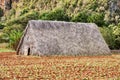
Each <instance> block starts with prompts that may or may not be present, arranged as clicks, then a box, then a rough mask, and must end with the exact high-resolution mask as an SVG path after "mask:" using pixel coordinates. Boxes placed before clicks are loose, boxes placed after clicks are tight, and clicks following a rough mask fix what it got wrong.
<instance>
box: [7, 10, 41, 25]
mask: <svg viewBox="0 0 120 80" xmlns="http://www.w3.org/2000/svg"><path fill="white" fill-rule="evenodd" d="M38 16H39V13H38V12H37V11H31V12H29V13H26V14H24V15H22V16H20V17H18V18H14V19H11V20H8V21H7V22H6V25H8V26H11V25H14V24H22V25H23V26H26V24H27V23H28V21H29V20H33V19H34V20H36V19H38Z"/></svg>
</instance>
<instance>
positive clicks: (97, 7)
mask: <svg viewBox="0 0 120 80" xmlns="http://www.w3.org/2000/svg"><path fill="white" fill-rule="evenodd" d="M119 3H120V1H119V0H19V1H18V2H14V1H13V2H12V8H11V9H10V10H7V11H5V13H4V16H3V17H2V18H1V22H2V23H0V24H2V25H4V26H5V28H4V30H3V31H4V33H5V34H4V35H5V37H7V38H4V39H7V40H5V41H10V35H9V34H10V33H11V36H12V35H14V34H15V32H16V33H17V32H19V33H20V32H22V31H23V30H24V28H25V26H26V24H27V22H28V21H29V20H33V19H34V20H39V19H40V20H57V21H72V22H90V23H96V24H97V25H98V26H99V27H105V28H104V29H103V28H102V29H101V32H102V34H103V36H104V38H105V40H106V42H107V43H108V45H109V47H110V48H111V49H118V48H119V47H120V46H118V45H119V44H120V39H119V32H118V30H119V29H120V26H119V21H120V11H119V10H120V9H119V8H120V4H119ZM111 24H112V25H111ZM108 26H109V27H110V28H108ZM116 26H117V27H116ZM13 30H15V31H13ZM106 31H108V32H109V33H108V32H106ZM111 35H112V39H111ZM17 36H19V34H18V35H17ZM16 38H18V37H16ZM14 39H15V38H14ZM15 41H16V40H15ZM15 41H13V42H15ZM15 43H16V42H15Z"/></svg>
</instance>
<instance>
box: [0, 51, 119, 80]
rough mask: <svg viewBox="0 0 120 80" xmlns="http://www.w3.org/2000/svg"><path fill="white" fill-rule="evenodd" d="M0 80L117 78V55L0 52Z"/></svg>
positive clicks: (98, 79)
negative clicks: (21, 54)
mask: <svg viewBox="0 0 120 80" xmlns="http://www.w3.org/2000/svg"><path fill="white" fill-rule="evenodd" d="M0 59H1V60H0V80H120V55H112V56H94V57H80V56H78V57H72V56H49V57H46V56H43V57H36V56H17V55H16V54H15V52H14V53H0Z"/></svg>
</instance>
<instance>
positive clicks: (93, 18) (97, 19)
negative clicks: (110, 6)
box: [87, 13, 105, 26]
mask: <svg viewBox="0 0 120 80" xmlns="http://www.w3.org/2000/svg"><path fill="white" fill-rule="evenodd" d="M87 22H91V23H96V24H97V25H98V26H103V25H105V21H104V14H103V13H91V15H89V16H88V19H87Z"/></svg>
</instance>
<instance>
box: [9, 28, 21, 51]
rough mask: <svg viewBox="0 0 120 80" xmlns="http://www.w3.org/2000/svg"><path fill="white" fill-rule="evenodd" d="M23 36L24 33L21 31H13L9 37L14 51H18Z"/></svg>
mask: <svg viewBox="0 0 120 80" xmlns="http://www.w3.org/2000/svg"><path fill="white" fill-rule="evenodd" d="M21 36H22V32H21V31H20V30H12V31H11V33H10V34H9V35H8V37H9V46H10V47H11V48H13V49H17V45H18V43H19V40H20V38H21Z"/></svg>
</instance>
